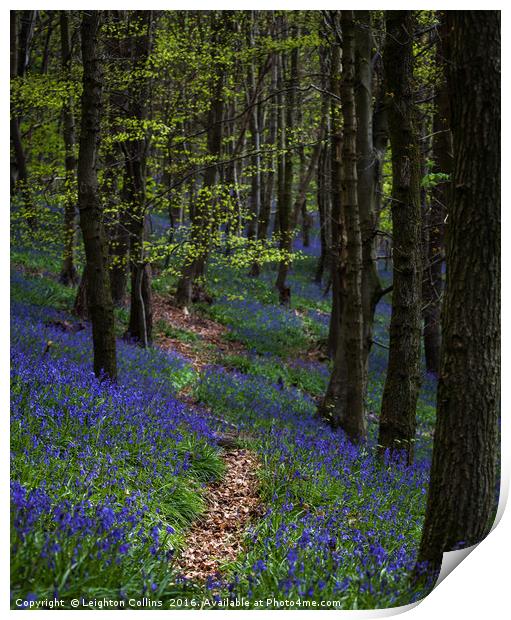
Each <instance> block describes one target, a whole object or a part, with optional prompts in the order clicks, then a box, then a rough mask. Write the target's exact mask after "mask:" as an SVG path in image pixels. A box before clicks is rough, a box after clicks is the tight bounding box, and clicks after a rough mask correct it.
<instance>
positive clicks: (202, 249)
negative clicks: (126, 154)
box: [176, 15, 244, 307]
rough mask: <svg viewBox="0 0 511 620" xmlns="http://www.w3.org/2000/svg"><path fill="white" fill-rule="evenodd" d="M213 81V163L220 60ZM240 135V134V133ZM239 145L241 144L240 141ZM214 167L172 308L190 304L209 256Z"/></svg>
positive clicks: (217, 146)
mask: <svg viewBox="0 0 511 620" xmlns="http://www.w3.org/2000/svg"><path fill="white" fill-rule="evenodd" d="M221 19H222V18H220V17H219V16H218V15H212V34H213V39H214V40H215V41H216V42H218V44H221V43H222V42H223V38H222V33H221V28H222V23H221ZM226 19H228V20H229V21H231V20H232V15H227V16H226ZM214 68H215V69H214V78H213V83H212V84H211V102H210V107H209V111H208V118H207V127H208V139H207V142H208V153H209V154H210V155H211V156H212V158H213V159H214V160H218V159H219V157H220V153H221V148H222V136H223V126H222V125H223V123H222V118H223V113H224V107H225V104H224V101H223V85H224V80H225V66H224V64H223V62H222V61H221V60H217V61H216V62H215V64H214ZM243 133H244V132H243ZM240 143H241V141H240ZM217 173H218V170H217V166H215V165H212V166H209V167H208V168H207V169H206V171H205V173H204V184H203V187H202V194H203V196H202V198H201V197H199V198H198V200H197V202H196V207H195V210H194V211H195V212H194V217H193V219H192V222H191V232H190V235H191V239H190V247H191V254H190V255H189V256H188V257H187V258H186V259H185V264H184V266H183V269H182V274H181V277H180V279H179V282H178V286H177V291H176V304H177V305H179V306H183V307H187V306H190V305H191V303H192V297H193V287H194V285H196V281H197V279H198V278H200V277H201V276H203V275H204V272H205V267H206V260H207V255H208V252H209V238H210V231H211V230H212V228H214V226H215V222H214V221H213V222H212V221H211V212H212V210H213V209H212V204H211V203H212V200H214V196H213V194H214V187H215V184H216V179H217Z"/></svg>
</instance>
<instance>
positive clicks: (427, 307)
mask: <svg viewBox="0 0 511 620" xmlns="http://www.w3.org/2000/svg"><path fill="white" fill-rule="evenodd" d="M442 58H443V53H442V52H440V53H437V64H438V65H439V66H440V69H443V67H442V64H443V60H442ZM433 161H434V164H433V172H436V173H440V172H442V173H444V174H451V172H452V139H451V129H450V123H449V95H448V93H447V87H446V84H445V81H444V80H442V83H441V85H440V87H439V90H438V92H437V95H436V108H435V112H434V116H433ZM448 187H449V183H448V182H447V181H441V182H439V183H438V184H437V185H435V187H434V188H433V190H432V192H431V201H430V207H429V217H428V233H429V238H428V246H427V267H426V269H425V274H424V284H423V286H424V295H423V298H424V353H425V357H426V370H427V371H428V372H432V373H435V374H437V373H438V372H439V370H440V345H441V340H442V337H441V328H440V323H441V299H442V292H443V280H442V265H443V263H444V250H445V248H444V246H445V242H444V235H445V225H444V220H445V217H446V214H447V207H446V205H447V202H448Z"/></svg>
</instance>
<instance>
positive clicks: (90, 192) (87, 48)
mask: <svg viewBox="0 0 511 620" xmlns="http://www.w3.org/2000/svg"><path fill="white" fill-rule="evenodd" d="M100 22H101V12H100V11H88V12H84V13H83V17H82V24H81V35H82V61H83V78H82V79H83V93H82V119H81V130H80V149H79V155H78V209H79V213H80V228H81V230H82V234H83V244H84V248H85V258H86V263H87V277H86V286H87V302H88V306H89V314H90V317H91V321H92V341H93V347H94V372H95V374H96V376H97V377H102V376H103V374H104V375H106V376H107V377H108V378H110V379H111V380H115V379H116V378H117V361H116V342H115V325H114V307H113V304H112V296H111V293H110V279H109V274H108V241H107V238H106V234H105V229H104V226H103V221H102V213H101V205H100V201H99V195H98V178H97V169H96V166H97V161H98V150H99V141H100V119H101V94H102V86H103V75H102V70H101V64H100V61H99V50H98V35H99V29H100Z"/></svg>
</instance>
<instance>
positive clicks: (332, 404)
mask: <svg viewBox="0 0 511 620" xmlns="http://www.w3.org/2000/svg"><path fill="white" fill-rule="evenodd" d="M341 30H342V37H343V79H342V83H341V100H342V117H343V143H342V185H341V187H342V191H341V199H342V210H343V214H344V222H345V226H346V237H347V246H346V250H347V252H346V289H345V297H344V303H343V313H342V320H341V338H340V342H339V343H338V345H337V349H336V353H335V361H334V368H333V371H332V379H331V382H330V385H329V387H328V389H327V393H326V395H325V399H324V402H323V404H322V410H323V415H324V416H325V414H326V416H327V417H328V419H329V422H330V424H331V425H332V426H333V427H334V428H336V427H341V428H342V429H343V430H344V431H345V432H346V434H347V435H348V437H349V438H350V439H351V440H352V441H354V442H359V441H362V440H364V439H365V437H366V423H365V415H364V360H363V349H364V347H363V313H362V237H361V232H360V218H359V209H358V197H357V184H358V183H357V148H356V144H357V116H356V106H355V88H354V86H355V25H354V12H353V11H342V13H341ZM339 388H340V390H339ZM338 390H339V391H338Z"/></svg>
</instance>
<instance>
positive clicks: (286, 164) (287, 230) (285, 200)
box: [275, 48, 298, 305]
mask: <svg viewBox="0 0 511 620" xmlns="http://www.w3.org/2000/svg"><path fill="white" fill-rule="evenodd" d="M290 65H291V67H290V71H289V80H288V84H287V88H288V89H289V90H288V91H287V95H286V97H285V106H284V111H283V112H282V113H281V127H280V131H281V132H283V134H284V140H285V153H284V155H283V163H282V170H281V173H282V174H283V179H282V183H281V187H280V191H279V197H278V198H279V200H278V216H279V217H278V219H279V233H280V238H279V250H280V251H281V252H283V253H284V256H283V257H282V258H281V259H280V261H279V267H278V273H277V280H276V282H275V287H276V288H277V290H278V292H279V302H280V304H281V305H289V304H290V303H291V289H290V288H289V286H287V284H286V278H287V274H288V271H289V262H290V261H289V256H288V254H289V253H290V252H291V248H292V243H293V230H292V212H291V207H292V200H293V153H292V151H291V144H292V136H291V134H292V130H293V127H294V112H295V100H296V95H295V88H296V86H297V84H298V82H297V80H298V49H297V48H295V49H293V50H292V52H291V60H290ZM281 68H282V72H283V66H282V65H281ZM284 115H285V117H284Z"/></svg>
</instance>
